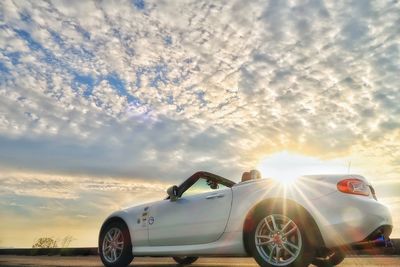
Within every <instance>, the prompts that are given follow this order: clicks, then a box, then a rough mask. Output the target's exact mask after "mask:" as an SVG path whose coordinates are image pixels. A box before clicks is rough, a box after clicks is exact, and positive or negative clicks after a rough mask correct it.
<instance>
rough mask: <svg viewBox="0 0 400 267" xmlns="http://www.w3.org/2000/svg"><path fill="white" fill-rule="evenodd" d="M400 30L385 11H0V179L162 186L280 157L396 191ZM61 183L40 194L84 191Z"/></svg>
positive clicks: (301, 5) (320, 5)
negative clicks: (380, 181) (300, 158)
mask: <svg viewBox="0 0 400 267" xmlns="http://www.w3.org/2000/svg"><path fill="white" fill-rule="evenodd" d="M399 21H400V4H399V3H398V1H335V2H331V1H322V0H310V1H284V0H282V1H272V0H271V1H246V2H244V1H212V2H208V1H146V0H133V1H118V2H111V1H104V2H100V1H46V2H39V1H1V3H0V148H1V149H0V166H1V167H2V168H3V170H5V169H7V170H10V173H11V174H12V173H13V171H14V170H16V169H18V170H21V171H22V172H24V173H30V172H39V173H53V174H57V175H60V176H59V177H70V178H68V179H75V180H78V181H79V179H81V178H73V177H81V175H86V176H87V177H92V178H91V179H92V180H96V179H97V180H99V181H102V180H103V179H106V178H104V177H131V178H136V179H141V181H150V180H151V181H162V182H165V181H176V180H178V179H180V178H183V177H185V176H187V175H189V174H190V173H191V172H192V171H193V170H197V169H206V170H211V171H214V172H217V173H220V174H222V175H226V176H230V177H238V176H239V174H240V172H241V171H242V170H243V169H248V168H250V167H252V166H255V165H256V163H257V162H258V161H259V160H260V158H261V157H263V156H265V155H267V154H269V153H272V152H275V151H281V150H294V151H298V152H300V153H304V154H309V155H316V156H318V157H339V156H344V155H345V156H347V155H360V157H362V158H366V159H371V158H372V159H373V158H374V157H375V158H376V159H379V160H380V161H381V162H382V164H383V165H384V166H385V172H382V171H376V170H375V171H374V170H372V171H371V173H372V174H374V175H382V174H384V175H385V176H387V177H389V178H391V179H396V178H397V174H398V173H399V170H400V162H399V157H400V152H399V151H400V143H399V141H398V140H399V139H400V136H399V132H400V131H399V129H400V121H399V114H400V105H399V104H398V103H400V90H399V87H398V85H399V84H400V75H399V73H400V53H399V49H400V45H399V43H400V28H399V27H398V25H399ZM366 165H368V164H366ZM369 165H370V164H369ZM11 174H7V175H8V176H7V175H5V176H2V177H1V178H0V179H2V181H1V182H2V184H5V185H7V186H6V187H4V188H5V189H4V188H2V190H1V194H3V195H6V196H9V195H10V194H11V193H10V190H8V189H10V188H13V186H14V185H13V184H12V182H11V180H10V179H9V178H6V176H7V177H9V175H11ZM93 177H97V178H93ZM101 177H103V178H101ZM21 179H22V178H21ZM49 179H50V178H49ZM60 179H61V178H60ZM60 179H56V178H54V180H51V181H53V183H54V184H53V185H50V184H45V186H44V187H43V188H44V190H42V191H43V192H44V191H46V190H47V189H46V188H55V191H53V193H48V194H50V195H47V196H48V197H52V196H54V195H52V194H59V195H61V196H63V197H64V198H65V199H68V198H69V199H76V198H79V196H81V195H82V194H84V193H82V192H86V191H85V190H83V191H79V190H77V191H76V192H70V191H63V190H65V188H64V189H63V187H62V186H61V185H58V184H57V181H58V182H60V183H61V182H63V183H65V184H67V185H68V183H69V180H68V179H67V178H62V179H67V180H60ZM107 179H108V178H107ZM25 180H26V181H28V180H29V179H28V178H26V179H25ZM16 181H19V180H16ZM39 181H43V179H39V180H32V181H31V182H30V183H32V184H33V186H34V188H36V186H37V185H38V184H39ZM21 182H22V181H21ZM14 183H15V181H14ZM96 184H97V182H96ZM86 185H87V186H88V187H87V188H89V189H90V190H94V191H98V190H96V188H97V189H98V188H99V187H98V184H97V185H96V186H94V185H88V184H87V183H86ZM7 188H8V189H7ZM106 188H108V189H110V185H104V189H106ZM7 190H8V191H7ZM38 190H39V189H38ZM49 190H50V189H49ZM6 191H7V192H8V193H6ZM47 191H48V190H47ZM102 192H104V191H102ZM16 193H17V194H19V195H21V194H23V193H25V194H26V195H27V196H30V197H32V196H33V195H38V191H32V190H31V191H29V190H26V191H21V190H20V191H16ZM13 203H14V202H13Z"/></svg>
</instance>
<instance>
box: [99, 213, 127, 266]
mask: <svg viewBox="0 0 400 267" xmlns="http://www.w3.org/2000/svg"><path fill="white" fill-rule="evenodd" d="M99 254H100V258H101V261H102V262H103V264H104V265H105V266H107V267H122V266H128V265H129V264H130V263H131V261H132V259H133V255H132V243H131V238H130V234H129V229H128V227H127V226H126V225H125V223H123V222H121V221H112V222H109V223H107V224H106V225H105V226H104V227H103V228H102V230H101V232H100V237H99Z"/></svg>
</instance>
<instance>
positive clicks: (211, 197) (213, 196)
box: [206, 194, 225, 199]
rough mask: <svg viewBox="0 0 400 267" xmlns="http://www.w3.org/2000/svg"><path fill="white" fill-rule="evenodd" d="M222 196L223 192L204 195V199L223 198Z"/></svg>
mask: <svg viewBox="0 0 400 267" xmlns="http://www.w3.org/2000/svg"><path fill="white" fill-rule="evenodd" d="M224 196H225V195H224V194H215V195H209V196H206V199H216V198H223V197H224Z"/></svg>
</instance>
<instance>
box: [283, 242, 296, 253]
mask: <svg viewBox="0 0 400 267" xmlns="http://www.w3.org/2000/svg"><path fill="white" fill-rule="evenodd" d="M284 244H286V245H288V246H290V247H292V248H294V249H295V250H296V251H297V250H298V249H299V247H298V246H296V245H295V244H293V243H291V242H289V241H286V242H284Z"/></svg>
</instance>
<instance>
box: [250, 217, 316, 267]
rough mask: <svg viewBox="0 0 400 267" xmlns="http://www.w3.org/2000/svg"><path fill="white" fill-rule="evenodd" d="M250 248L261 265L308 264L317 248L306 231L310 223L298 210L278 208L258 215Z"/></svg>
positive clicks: (252, 231)
mask: <svg viewBox="0 0 400 267" xmlns="http://www.w3.org/2000/svg"><path fill="white" fill-rule="evenodd" d="M254 222H255V224H254V227H253V229H252V230H251V232H250V235H248V239H247V241H246V242H248V243H247V244H248V247H249V249H250V251H251V253H252V255H253V257H254V259H255V260H256V261H257V263H258V264H259V265H260V266H263V267H264V266H265V267H267V266H268V267H271V266H295V267H304V266H308V265H309V264H310V263H311V260H312V259H313V258H314V251H315V250H314V249H313V248H312V246H311V245H310V242H309V241H308V240H309V239H308V236H307V235H306V232H305V230H304V228H303V227H304V226H306V225H307V222H305V221H302V219H301V218H300V216H298V215H297V213H296V212H294V211H289V210H288V211H287V212H282V211H281V210H274V211H270V212H267V213H265V212H264V214H260V215H255V218H254Z"/></svg>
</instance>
